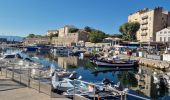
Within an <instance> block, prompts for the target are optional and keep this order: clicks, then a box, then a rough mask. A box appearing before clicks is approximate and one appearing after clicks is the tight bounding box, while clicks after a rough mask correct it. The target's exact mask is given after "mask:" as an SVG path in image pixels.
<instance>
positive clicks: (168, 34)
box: [156, 27, 170, 42]
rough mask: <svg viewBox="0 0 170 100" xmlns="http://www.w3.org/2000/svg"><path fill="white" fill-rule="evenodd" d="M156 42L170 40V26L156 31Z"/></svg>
mask: <svg viewBox="0 0 170 100" xmlns="http://www.w3.org/2000/svg"><path fill="white" fill-rule="evenodd" d="M156 42H170V27H167V28H164V29H162V30H160V31H158V32H156Z"/></svg>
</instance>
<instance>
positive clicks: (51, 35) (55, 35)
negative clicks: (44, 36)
mask: <svg viewBox="0 0 170 100" xmlns="http://www.w3.org/2000/svg"><path fill="white" fill-rule="evenodd" d="M49 37H50V40H51V39H52V38H53V37H58V34H57V33H56V34H53V33H50V35H49Z"/></svg>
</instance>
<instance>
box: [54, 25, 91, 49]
mask: <svg viewBox="0 0 170 100" xmlns="http://www.w3.org/2000/svg"><path fill="white" fill-rule="evenodd" d="M71 28H74V27H73V26H68V25H66V26H64V27H63V28H60V29H59V30H58V31H59V34H58V37H53V38H52V41H51V43H52V44H53V45H56V46H74V45H77V44H78V43H80V41H83V42H86V41H88V33H87V32H85V31H83V30H79V31H77V32H73V33H70V32H69V29H71Z"/></svg>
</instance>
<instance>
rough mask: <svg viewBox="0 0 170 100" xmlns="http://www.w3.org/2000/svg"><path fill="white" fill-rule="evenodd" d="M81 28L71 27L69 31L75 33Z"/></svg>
mask: <svg viewBox="0 0 170 100" xmlns="http://www.w3.org/2000/svg"><path fill="white" fill-rule="evenodd" d="M78 31H79V29H78V28H70V29H69V33H75V32H78Z"/></svg>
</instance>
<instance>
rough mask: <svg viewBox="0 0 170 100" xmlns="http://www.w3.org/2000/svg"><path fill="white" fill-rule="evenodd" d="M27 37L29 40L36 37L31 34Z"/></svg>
mask: <svg viewBox="0 0 170 100" xmlns="http://www.w3.org/2000/svg"><path fill="white" fill-rule="evenodd" d="M27 37H28V38H33V37H35V34H29V35H28V36H27Z"/></svg>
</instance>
